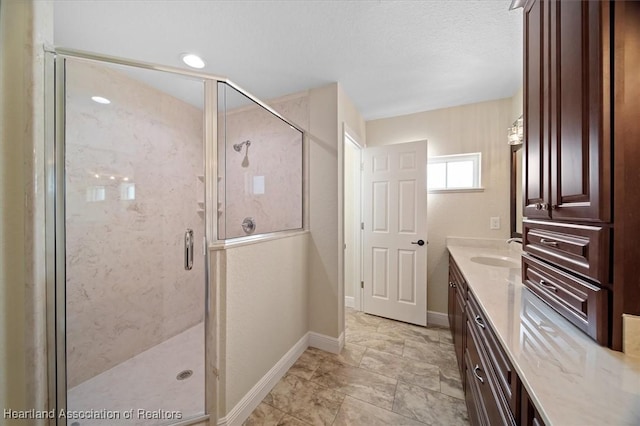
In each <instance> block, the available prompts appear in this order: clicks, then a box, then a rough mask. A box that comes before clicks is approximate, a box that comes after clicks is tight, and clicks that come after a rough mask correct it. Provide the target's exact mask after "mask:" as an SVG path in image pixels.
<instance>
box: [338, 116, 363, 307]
mask: <svg viewBox="0 0 640 426" xmlns="http://www.w3.org/2000/svg"><path fill="white" fill-rule="evenodd" d="M359 139H360V138H359V137H358V136H357V134H356V133H355V132H354V131H352V130H351V129H350V128H349V126H347V124H346V123H344V124H343V130H342V152H343V155H342V183H341V185H340V186H341V188H342V195H341V198H342V209H341V212H342V229H343V232H342V235H341V241H340V246H341V247H342V248H343V249H342V253H341V257H342V259H343V261H342V264H343V268H342V282H343V283H345V284H346V279H345V278H346V270H347V267H346V257H345V251H346V243H345V241H346V230H347V223H348V222H349V221H352V218H347V216H346V214H345V213H346V212H345V204H346V201H347V200H346V198H345V193H346V179H345V175H346V172H347V170H348V165H347V162H346V155H344V152H345V149H346V146H347V144H349V145H350V146H352V147H353V148H355V149H357V150H358V153H359V154H360V156H359V161H358V163H359V165H358V166H357V170H359V174H360V185H359V188H357V194H356V196H355V197H354V199H356V200H357V201H358V205H357V206H356V208H357V210H358V211H359V215H358V216H359V218H360V220H358V221H355V222H356V223H354V224H353V225H354V229H359V232H358V237H357V238H358V240H359V243H360V244H359V246H358V250H357V253H356V255H355V256H354V257H355V258H356V259H358V260H357V262H358V265H357V270H358V275H359V277H360V280H356V283H354V285H353V308H354V309H356V310H358V311H362V310H363V309H364V304H363V293H362V289H361V288H360V287H359V286H358V285H357V282H358V281H362V276H363V275H362V274H363V270H362V268H363V266H362V243H363V239H362V238H363V235H362V230H361V229H360V223H361V222H362V167H361V165H362V150H363V149H364V148H365V146H364V144H363V143H362V142H360V140H359ZM343 301H344V303H345V306H346V305H347V298H346V296H345V297H344V298H343Z"/></svg>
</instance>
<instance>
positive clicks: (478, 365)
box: [465, 319, 516, 426]
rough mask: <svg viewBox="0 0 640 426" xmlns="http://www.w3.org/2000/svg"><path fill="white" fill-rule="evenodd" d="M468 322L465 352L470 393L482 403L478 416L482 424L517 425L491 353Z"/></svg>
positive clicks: (468, 390) (477, 408)
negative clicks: (489, 357)
mask: <svg viewBox="0 0 640 426" xmlns="http://www.w3.org/2000/svg"><path fill="white" fill-rule="evenodd" d="M471 321H473V320H471V319H467V348H466V350H465V375H466V378H467V392H471V393H472V395H473V394H475V397H474V398H473V399H477V400H479V401H480V404H477V407H474V408H476V411H477V412H476V413H473V414H474V415H478V416H479V417H480V422H478V423H479V424H485V425H489V426H491V425H515V424H516V422H515V419H514V417H513V414H512V413H511V412H510V410H509V408H508V407H507V405H506V403H505V400H504V396H503V395H502V392H501V391H500V389H499V387H498V385H497V383H496V377H495V375H494V374H493V369H492V368H491V366H490V361H489V359H488V357H487V353H486V352H485V350H484V347H483V344H482V343H481V337H480V336H479V335H478V334H477V332H476V327H475V324H473V323H472V322H471Z"/></svg>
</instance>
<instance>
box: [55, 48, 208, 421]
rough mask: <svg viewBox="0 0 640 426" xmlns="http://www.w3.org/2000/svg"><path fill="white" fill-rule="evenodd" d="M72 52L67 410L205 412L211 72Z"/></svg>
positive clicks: (116, 415) (108, 416)
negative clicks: (207, 86) (168, 69)
mask: <svg viewBox="0 0 640 426" xmlns="http://www.w3.org/2000/svg"><path fill="white" fill-rule="evenodd" d="M64 60H65V111H64V113H65V119H64V120H65V143H64V156H65V194H64V195H65V201H64V204H65V228H66V229H65V241H66V242H65V251H66V253H65V258H66V262H65V264H66V296H65V299H66V302H65V306H66V317H65V323H66V381H67V404H66V405H67V410H68V414H69V417H68V418H67V424H68V425H74V426H86V425H119V424H123V425H125V424H136V425H162V424H171V423H176V422H179V421H184V420H186V419H189V418H193V417H197V416H199V415H202V414H204V411H205V406H204V388H205V376H204V353H205V352H204V335H205V334H204V319H205V318H204V317H205V276H206V269H205V264H204V256H203V255H202V244H203V238H204V234H205V215H204V196H205V188H204V176H203V175H204V155H203V152H204V144H203V134H204V129H203V126H204V119H203V117H204V114H203V109H204V105H203V103H204V83H203V81H202V80H199V79H192V78H188V77H185V76H181V75H177V74H170V73H164V72H160V71H152V70H146V69H138V68H135V67H125V66H116V65H109V64H104V63H99V62H90V61H83V60H76V59H64ZM186 249H190V250H191V251H186Z"/></svg>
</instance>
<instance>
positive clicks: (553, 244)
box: [540, 238, 558, 247]
mask: <svg viewBox="0 0 640 426" xmlns="http://www.w3.org/2000/svg"><path fill="white" fill-rule="evenodd" d="M540 244H544V245H545V246H551V247H558V242H557V241H553V240H547V239H545V238H542V239H540Z"/></svg>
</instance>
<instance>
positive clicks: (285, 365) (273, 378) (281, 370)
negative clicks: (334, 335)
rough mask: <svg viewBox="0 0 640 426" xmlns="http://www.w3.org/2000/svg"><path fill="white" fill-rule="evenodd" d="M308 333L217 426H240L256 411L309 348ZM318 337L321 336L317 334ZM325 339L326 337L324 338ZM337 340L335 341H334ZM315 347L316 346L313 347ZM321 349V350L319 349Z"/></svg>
mask: <svg viewBox="0 0 640 426" xmlns="http://www.w3.org/2000/svg"><path fill="white" fill-rule="evenodd" d="M309 334H310V333H307V334H305V335H304V336H302V338H301V339H300V340H298V342H297V343H296V344H295V345H293V347H292V348H291V349H289V351H288V352H287V353H286V354H284V356H283V357H282V358H280V360H279V361H278V362H277V363H276V365H274V366H273V367H272V368H271V370H269V371H268V372H267V374H265V375H264V376H263V377H262V378H261V379H260V380H259V381H258V383H256V384H255V386H254V387H252V388H251V390H250V391H249V392H247V394H246V395H245V396H244V397H243V398H242V399H241V400H240V402H238V403H237V404H236V406H235V407H233V409H231V411H229V414H227V415H226V416H224V417H223V418H221V419H219V420H218V426H233V425H241V424H242V423H244V421H245V420H247V418H249V416H250V415H251V413H252V412H253V410H255V409H256V407H257V406H258V405H260V402H262V400H263V399H264V397H265V396H267V394H268V393H269V392H271V389H273V387H274V386H275V385H276V384H277V383H278V381H279V380H280V379H281V378H282V376H284V375H285V373H286V372H287V371H288V370H289V368H291V366H292V365H293V364H294V363H295V362H296V360H297V359H298V358H299V357H300V355H302V353H303V352H304V351H305V350H306V349H307V348H308V347H309V341H310V340H311V339H310V336H309ZM314 334H316V333H314ZM318 336H322V335H321V334H318ZM324 337H326V336H324ZM336 340H337V339H336ZM315 347H317V346H315ZM319 349H322V348H319Z"/></svg>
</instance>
